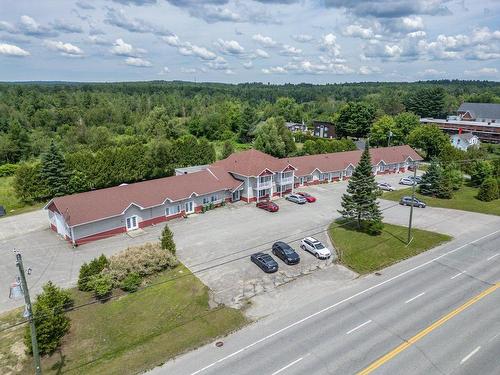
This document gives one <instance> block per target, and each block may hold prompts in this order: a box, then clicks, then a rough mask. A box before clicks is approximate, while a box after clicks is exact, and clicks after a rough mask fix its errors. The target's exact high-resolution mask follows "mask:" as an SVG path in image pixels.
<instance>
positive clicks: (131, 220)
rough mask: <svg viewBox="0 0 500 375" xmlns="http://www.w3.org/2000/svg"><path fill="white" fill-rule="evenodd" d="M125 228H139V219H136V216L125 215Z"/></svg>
mask: <svg viewBox="0 0 500 375" xmlns="http://www.w3.org/2000/svg"><path fill="white" fill-rule="evenodd" d="M126 222H127V230H134V229H137V228H139V221H138V220H137V216H135V215H134V216H130V217H127V220H126Z"/></svg>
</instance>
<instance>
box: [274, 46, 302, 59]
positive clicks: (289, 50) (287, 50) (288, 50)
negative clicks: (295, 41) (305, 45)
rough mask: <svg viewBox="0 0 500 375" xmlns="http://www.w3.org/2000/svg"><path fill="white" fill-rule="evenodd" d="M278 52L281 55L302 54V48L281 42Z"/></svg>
mask: <svg viewBox="0 0 500 375" xmlns="http://www.w3.org/2000/svg"><path fill="white" fill-rule="evenodd" d="M279 54H280V55H283V56H298V55H301V54H302V50H301V49H300V48H296V47H294V46H290V45H288V44H283V46H282V49H281V50H280V51H279Z"/></svg>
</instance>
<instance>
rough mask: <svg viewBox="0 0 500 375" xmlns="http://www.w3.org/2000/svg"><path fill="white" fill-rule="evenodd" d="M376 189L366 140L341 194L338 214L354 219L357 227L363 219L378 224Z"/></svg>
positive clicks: (379, 213) (379, 218)
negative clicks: (345, 188) (340, 205)
mask: <svg viewBox="0 0 500 375" xmlns="http://www.w3.org/2000/svg"><path fill="white" fill-rule="evenodd" d="M377 190H378V188H377V184H376V182H375V177H374V175H373V173H372V162H371V157H370V151H369V146H368V142H367V143H366V146H365V150H364V151H363V154H362V155H361V159H360V161H359V163H358V165H357V167H356V168H355V169H354V172H353V174H352V177H351V178H350V180H349V183H348V184H347V192H346V193H345V194H344V195H343V196H342V210H339V212H340V214H341V215H342V216H343V217H344V218H345V219H348V220H356V222H357V224H358V228H361V226H362V222H363V221H367V222H369V223H370V224H375V223H376V224H377V225H380V224H381V223H382V213H381V212H380V208H379V205H378V202H377Z"/></svg>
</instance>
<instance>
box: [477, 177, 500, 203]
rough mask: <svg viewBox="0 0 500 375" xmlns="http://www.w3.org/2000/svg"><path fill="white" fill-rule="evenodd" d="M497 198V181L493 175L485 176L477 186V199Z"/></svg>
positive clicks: (490, 199)
mask: <svg viewBox="0 0 500 375" xmlns="http://www.w3.org/2000/svg"><path fill="white" fill-rule="evenodd" d="M498 198H499V190H498V181H497V180H496V179H495V178H493V177H488V178H486V179H485V180H484V181H483V183H482V184H481V187H480V188H479V193H478V194H477V199H479V200H481V201H485V202H491V201H494V200H495V199H498Z"/></svg>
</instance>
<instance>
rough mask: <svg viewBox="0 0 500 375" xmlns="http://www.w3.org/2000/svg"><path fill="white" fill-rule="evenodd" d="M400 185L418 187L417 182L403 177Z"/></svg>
mask: <svg viewBox="0 0 500 375" xmlns="http://www.w3.org/2000/svg"><path fill="white" fill-rule="evenodd" d="M399 183H400V184H401V185H409V186H412V185H416V184H417V183H416V182H415V181H413V180H412V179H411V178H409V177H403V178H402V179H401V180H399Z"/></svg>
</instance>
